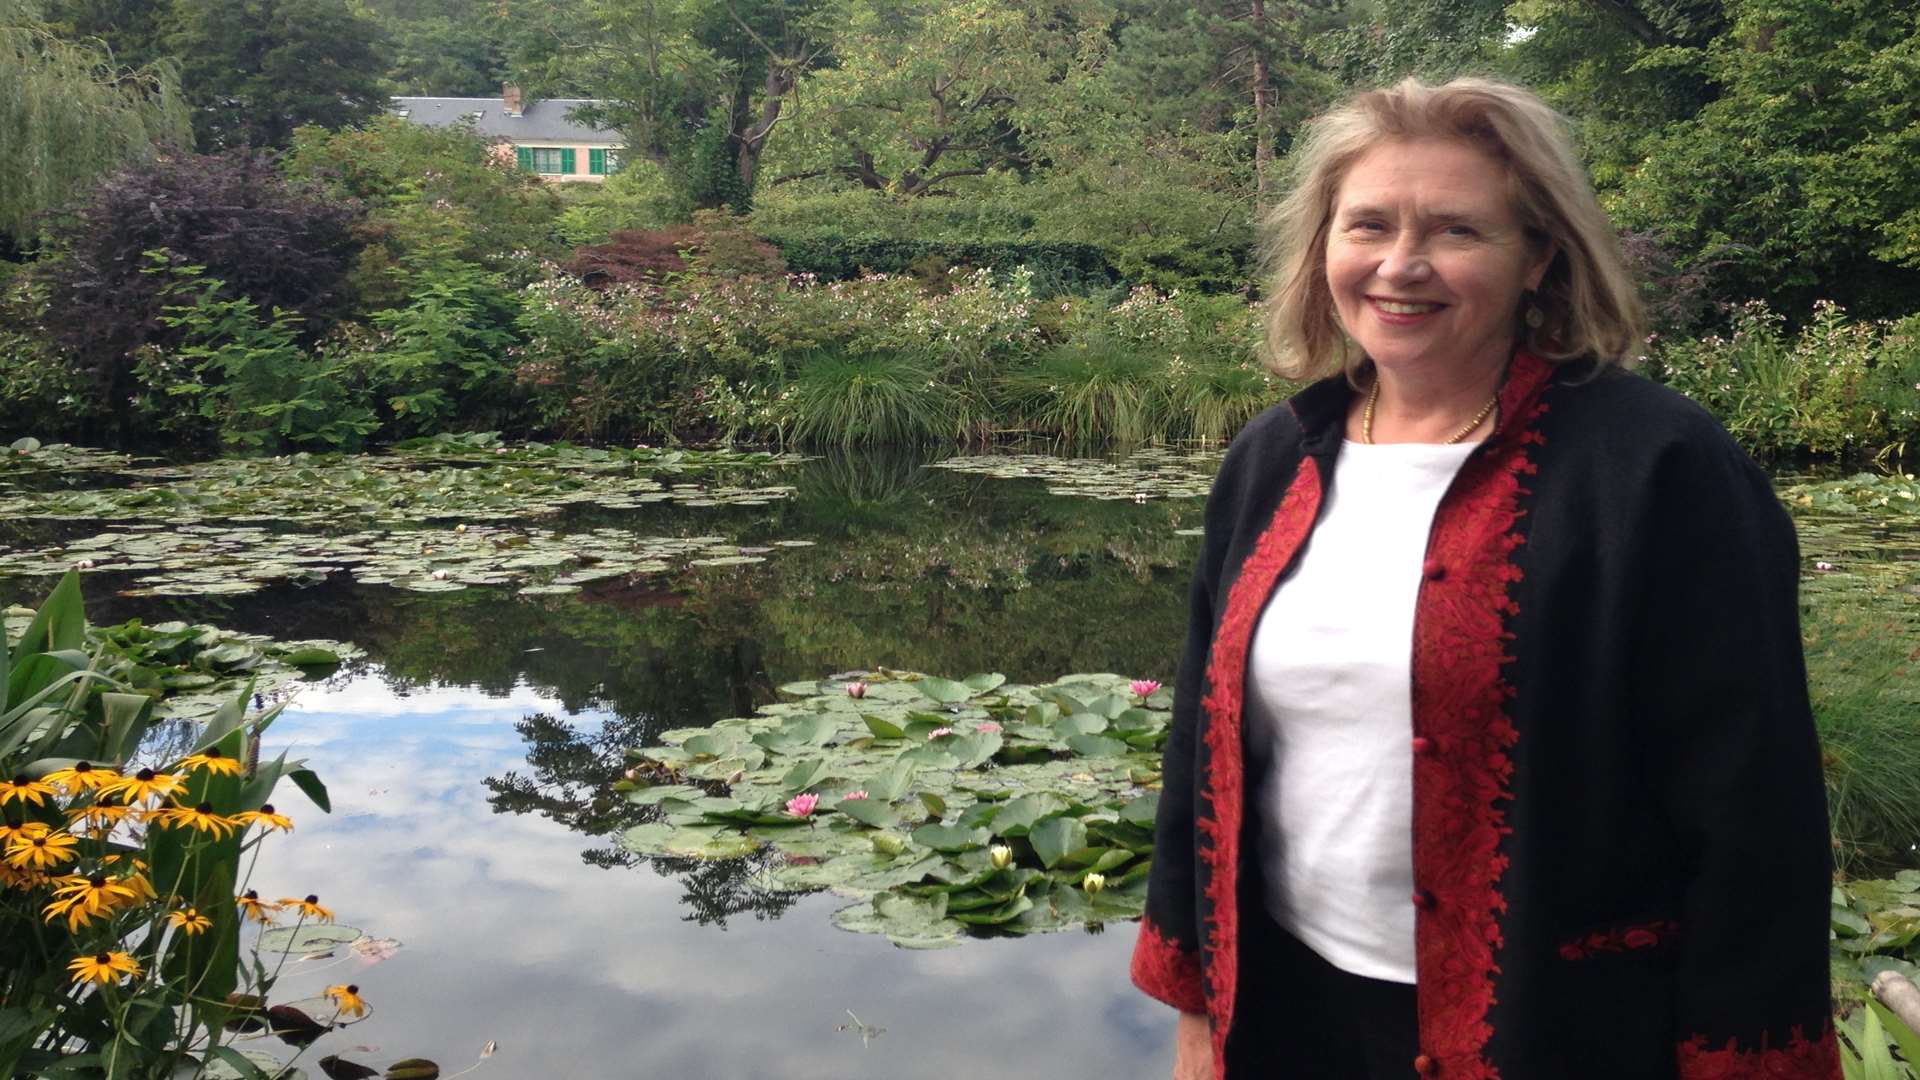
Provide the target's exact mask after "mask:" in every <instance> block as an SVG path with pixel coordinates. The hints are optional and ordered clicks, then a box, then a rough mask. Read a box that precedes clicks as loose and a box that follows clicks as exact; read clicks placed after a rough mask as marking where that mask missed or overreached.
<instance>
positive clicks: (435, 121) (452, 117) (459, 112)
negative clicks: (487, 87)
mask: <svg viewBox="0 0 1920 1080" xmlns="http://www.w3.org/2000/svg"><path fill="white" fill-rule="evenodd" d="M598 104H600V102H599V101H596V100H594V99H593V98H546V99H544V100H541V101H533V102H530V103H528V104H527V105H526V107H525V108H524V110H523V111H522V112H521V114H520V115H519V116H508V115H507V108H506V106H505V105H504V104H503V103H502V102H501V101H500V99H499V98H497V97H483V98H464V97H397V98H394V99H393V104H392V105H391V106H390V110H391V111H392V112H393V114H394V115H395V116H399V117H402V118H403V119H406V120H410V121H412V122H413V123H416V124H425V125H426V126H428V127H453V126H455V125H456V124H459V123H461V121H462V120H464V119H465V118H466V117H468V116H472V117H473V118H474V120H473V130H474V131H476V132H478V133H479V134H481V135H488V136H495V137H498V138H502V139H509V140H511V141H513V142H514V143H517V144H520V145H525V144H527V143H538V142H577V143H606V144H608V145H610V146H618V145H620V144H621V143H623V142H625V141H626V140H624V139H622V138H621V137H620V133H619V132H617V131H614V130H612V129H610V128H595V127H590V126H588V125H586V124H577V123H574V122H573V121H572V120H569V119H567V113H568V112H569V111H571V110H572V109H574V108H576V107H578V106H581V105H598Z"/></svg>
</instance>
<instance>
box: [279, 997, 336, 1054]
mask: <svg viewBox="0 0 1920 1080" xmlns="http://www.w3.org/2000/svg"><path fill="white" fill-rule="evenodd" d="M331 1030H333V1029H332V1027H331V1026H329V1025H327V1024H322V1023H320V1022H319V1021H318V1020H315V1019H314V1018H313V1017H311V1016H308V1015H307V1014H306V1013H304V1012H302V1011H300V1010H299V1009H297V1008H294V1007H293V1006H292V1005H275V1006H273V1007H271V1008H269V1009H268V1010H267V1031H268V1033H269V1034H271V1035H273V1036H274V1037H275V1038H277V1039H279V1040H280V1041H281V1042H283V1043H286V1044H287V1045H288V1046H298V1047H307V1046H311V1045H312V1044H313V1042H314V1040H316V1039H318V1038H319V1037H320V1036H322V1035H325V1034H326V1033H327V1032H329V1031H331Z"/></svg>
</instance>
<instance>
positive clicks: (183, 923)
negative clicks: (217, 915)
mask: <svg viewBox="0 0 1920 1080" xmlns="http://www.w3.org/2000/svg"><path fill="white" fill-rule="evenodd" d="M167 925H168V926H171V927H173V928H174V929H175V930H178V931H180V932H181V933H183V934H185V935H187V936H188V937H192V936H193V935H195V934H198V933H201V932H203V931H205V930H206V928H207V927H209V926H212V925H213V920H211V919H209V918H207V917H206V916H205V915H202V914H200V913H199V912H198V911H196V910H194V909H193V908H188V909H186V910H185V911H169V912H167Z"/></svg>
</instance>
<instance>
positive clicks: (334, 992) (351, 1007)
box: [320, 985, 367, 1016]
mask: <svg viewBox="0 0 1920 1080" xmlns="http://www.w3.org/2000/svg"><path fill="white" fill-rule="evenodd" d="M320 996H321V997H323V998H326V999H327V1000H329V1001H331V1002H333V1004H334V1007H335V1008H336V1009H338V1010H339V1012H340V1015H342V1016H365V1015H367V1003H366V1001H365V1000H363V999H362V998H361V997H360V988H359V987H358V986H352V985H348V986H329V987H327V988H326V989H325V990H322V991H321V992H320Z"/></svg>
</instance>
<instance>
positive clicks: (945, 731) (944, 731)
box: [927, 727, 953, 742]
mask: <svg viewBox="0 0 1920 1080" xmlns="http://www.w3.org/2000/svg"><path fill="white" fill-rule="evenodd" d="M951 734H953V729H952V728H950V727H937V728H934V729H933V730H932V731H929V732H927V741H928V742H932V741H933V740H935V739H937V738H939V737H940V736H942V735H951Z"/></svg>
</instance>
